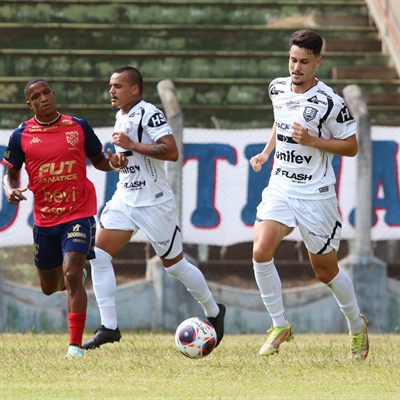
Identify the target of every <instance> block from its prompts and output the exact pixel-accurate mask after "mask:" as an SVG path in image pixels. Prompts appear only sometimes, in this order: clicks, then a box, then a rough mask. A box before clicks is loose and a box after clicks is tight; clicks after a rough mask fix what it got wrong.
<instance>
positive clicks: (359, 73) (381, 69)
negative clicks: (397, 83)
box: [332, 65, 398, 79]
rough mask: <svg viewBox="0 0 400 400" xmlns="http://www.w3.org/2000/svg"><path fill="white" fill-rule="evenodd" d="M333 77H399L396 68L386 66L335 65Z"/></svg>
mask: <svg viewBox="0 0 400 400" xmlns="http://www.w3.org/2000/svg"><path fill="white" fill-rule="evenodd" d="M332 79H398V76H397V72H396V70H395V69H394V68H391V67H386V66H376V65H368V66H355V65H347V66H343V65H335V66H333V67H332Z"/></svg>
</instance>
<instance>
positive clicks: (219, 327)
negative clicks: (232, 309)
mask: <svg viewBox="0 0 400 400" xmlns="http://www.w3.org/2000/svg"><path fill="white" fill-rule="evenodd" d="M217 306H218V307H219V314H218V315H217V316H216V317H214V318H212V317H207V319H208V320H209V321H210V323H211V325H212V326H213V327H214V329H215V332H216V333H217V344H216V345H215V347H217V346H218V345H219V343H220V342H221V340H222V338H223V337H224V318H225V311H226V307H225V305H224V304H220V303H218V304H217Z"/></svg>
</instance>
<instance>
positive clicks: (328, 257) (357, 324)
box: [309, 250, 369, 358]
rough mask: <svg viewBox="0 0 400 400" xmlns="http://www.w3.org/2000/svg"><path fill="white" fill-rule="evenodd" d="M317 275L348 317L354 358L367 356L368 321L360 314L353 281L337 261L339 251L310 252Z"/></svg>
mask: <svg viewBox="0 0 400 400" xmlns="http://www.w3.org/2000/svg"><path fill="white" fill-rule="evenodd" d="M309 256H310V261H311V265H312V267H313V269H314V271H315V275H316V276H317V278H318V279H319V280H320V281H321V282H322V283H325V284H326V286H327V287H328V288H329V289H330V290H331V291H332V293H333V296H334V297H335V299H336V301H337V303H338V305H339V307H340V310H341V311H342V313H343V315H344V316H345V317H346V320H347V324H348V327H349V332H350V341H351V352H352V355H353V357H354V358H366V357H367V356H368V351H369V342H368V331H367V327H368V321H367V319H366V318H365V317H364V316H363V315H361V314H360V308H359V306H358V303H357V298H356V294H355V291H354V286H353V282H352V281H351V279H350V277H349V276H348V275H347V274H346V272H345V271H344V270H342V269H341V268H340V267H339V266H338V263H337V253H336V251H335V250H332V251H331V252H329V253H328V254H312V253H310V252H309Z"/></svg>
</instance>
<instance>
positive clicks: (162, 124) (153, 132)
mask: <svg viewBox="0 0 400 400" xmlns="http://www.w3.org/2000/svg"><path fill="white" fill-rule="evenodd" d="M142 123H143V128H144V129H146V133H147V134H148V135H149V136H150V138H151V139H152V140H154V141H155V142H156V141H157V140H158V139H160V138H161V137H162V136H165V135H171V134H172V129H171V127H170V126H169V125H168V123H167V120H166V118H165V115H164V113H163V112H162V111H160V110H159V109H157V108H155V107H154V108H151V109H150V110H147V111H146V113H145V115H144V116H143V122H142Z"/></svg>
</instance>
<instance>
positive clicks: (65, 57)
mask: <svg viewBox="0 0 400 400" xmlns="http://www.w3.org/2000/svg"><path fill="white" fill-rule="evenodd" d="M287 60H288V53H287V51H281V52H268V51H164V50H160V51H156V50H152V51H145V50H137V51H129V50H112V51H111V50H110V51H107V50H39V49H0V75H4V76H12V75H16V76H18V75H19V74H21V73H23V74H24V75H31V76H40V75H48V73H49V71H51V73H52V75H53V76H71V77H74V76H76V77H104V76H109V75H110V74H111V73H112V72H113V71H114V70H115V69H117V68H119V67H121V66H124V65H132V66H135V67H137V68H138V69H139V70H141V71H142V72H143V74H144V76H145V78H147V77H159V76H162V77H164V78H169V79H174V78H242V77H246V78H248V79H251V78H263V79H266V80H267V79H272V78H275V77H277V76H286V75H287ZM388 62H389V58H388V56H387V55H384V54H380V53H373V52H371V53H366V52H364V53H358V54H354V53H345V52H343V53H327V54H325V61H324V62H323V63H322V65H321V66H320V67H319V68H318V71H317V74H318V77H319V78H320V79H328V78H330V77H331V69H332V67H333V66H337V65H342V66H349V67H350V66H351V65H353V64H354V63H358V64H362V65H376V66H384V65H387V64H388Z"/></svg>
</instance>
